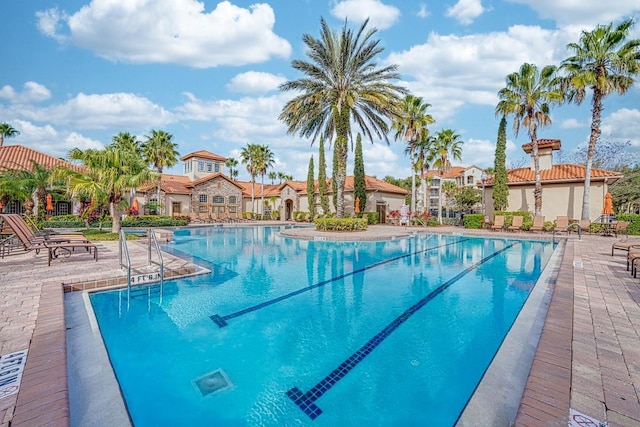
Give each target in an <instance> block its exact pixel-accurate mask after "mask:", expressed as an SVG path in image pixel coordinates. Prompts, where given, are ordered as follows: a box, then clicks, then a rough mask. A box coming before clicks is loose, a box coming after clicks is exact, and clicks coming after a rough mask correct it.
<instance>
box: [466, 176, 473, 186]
mask: <svg viewBox="0 0 640 427" xmlns="http://www.w3.org/2000/svg"><path fill="white" fill-rule="evenodd" d="M473 180H474V176H473V175H469V176H468V177H467V184H473Z"/></svg>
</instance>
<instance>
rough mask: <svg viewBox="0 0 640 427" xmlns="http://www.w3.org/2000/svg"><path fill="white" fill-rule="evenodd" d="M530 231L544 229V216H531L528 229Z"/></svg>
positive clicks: (539, 231)
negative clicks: (530, 224)
mask: <svg viewBox="0 0 640 427" xmlns="http://www.w3.org/2000/svg"><path fill="white" fill-rule="evenodd" d="M529 231H531V232H534V233H535V232H537V233H541V232H543V231H544V216H540V215H539V216H536V217H534V218H533V225H532V226H531V228H530V229H529Z"/></svg>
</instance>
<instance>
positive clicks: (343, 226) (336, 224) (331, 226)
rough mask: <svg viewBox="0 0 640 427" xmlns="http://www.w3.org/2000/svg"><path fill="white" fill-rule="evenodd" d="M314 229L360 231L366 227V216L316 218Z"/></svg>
mask: <svg viewBox="0 0 640 427" xmlns="http://www.w3.org/2000/svg"><path fill="white" fill-rule="evenodd" d="M315 224H316V230H320V231H360V230H366V229H367V219H366V218H318V219H317V220H315Z"/></svg>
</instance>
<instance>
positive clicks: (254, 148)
mask: <svg viewBox="0 0 640 427" xmlns="http://www.w3.org/2000/svg"><path fill="white" fill-rule="evenodd" d="M258 147H259V145H257V144H247V145H246V146H245V147H243V148H242V150H241V151H240V162H242V164H245V165H247V172H249V175H250V176H251V213H255V194H254V187H255V182H256V176H257V175H258V173H259V172H258V155H259V153H258V151H259V148H258Z"/></svg>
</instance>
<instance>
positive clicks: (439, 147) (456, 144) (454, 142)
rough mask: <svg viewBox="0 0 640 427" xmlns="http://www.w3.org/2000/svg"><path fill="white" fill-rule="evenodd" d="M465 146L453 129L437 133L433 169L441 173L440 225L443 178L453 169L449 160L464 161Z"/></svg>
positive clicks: (439, 189) (434, 142) (434, 143)
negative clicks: (463, 147)
mask: <svg viewBox="0 0 640 427" xmlns="http://www.w3.org/2000/svg"><path fill="white" fill-rule="evenodd" d="M463 144H464V141H463V140H462V139H460V135H458V134H457V133H456V132H455V131H454V130H453V129H443V130H441V131H439V132H437V133H436V135H435V138H434V139H433V146H432V152H431V157H432V158H433V167H435V168H436V169H438V171H439V172H440V185H439V186H438V222H440V223H442V187H443V183H442V177H443V175H444V173H445V172H447V171H448V170H449V169H451V161H450V160H449V158H454V159H456V160H461V159H462V145H463Z"/></svg>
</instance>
